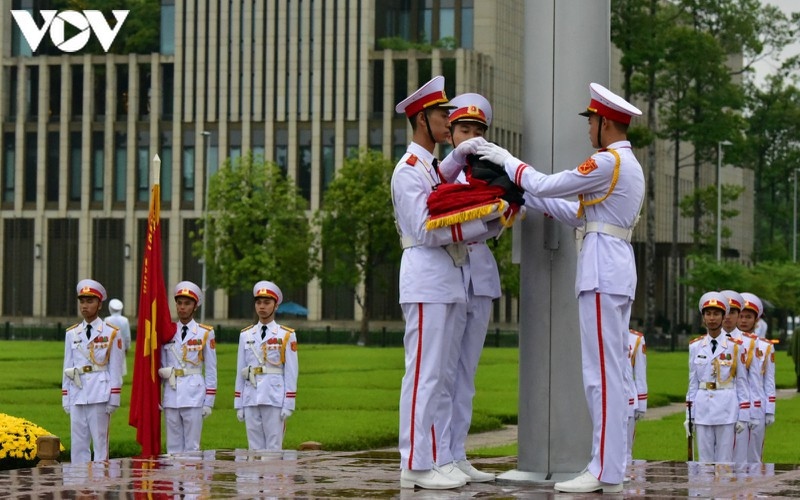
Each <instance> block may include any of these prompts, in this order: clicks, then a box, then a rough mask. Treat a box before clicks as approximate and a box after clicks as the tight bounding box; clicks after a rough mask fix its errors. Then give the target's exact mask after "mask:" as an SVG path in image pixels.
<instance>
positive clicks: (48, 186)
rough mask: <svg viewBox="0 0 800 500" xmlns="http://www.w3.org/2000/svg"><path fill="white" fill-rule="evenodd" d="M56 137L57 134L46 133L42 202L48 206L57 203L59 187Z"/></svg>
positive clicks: (57, 141)
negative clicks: (43, 196)
mask: <svg viewBox="0 0 800 500" xmlns="http://www.w3.org/2000/svg"><path fill="white" fill-rule="evenodd" d="M58 135H59V134H58V132H48V133H47V151H45V155H46V157H47V160H46V162H45V172H46V176H45V179H44V195H45V198H44V200H45V202H47V203H48V204H57V203H58V187H59V186H60V179H59V161H58V159H59V155H58V143H59V140H58Z"/></svg>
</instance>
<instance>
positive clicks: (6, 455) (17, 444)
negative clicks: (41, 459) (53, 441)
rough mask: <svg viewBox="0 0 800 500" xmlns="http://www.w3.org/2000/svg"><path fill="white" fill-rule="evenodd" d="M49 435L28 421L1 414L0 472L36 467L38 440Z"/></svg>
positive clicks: (62, 449)
mask: <svg viewBox="0 0 800 500" xmlns="http://www.w3.org/2000/svg"><path fill="white" fill-rule="evenodd" d="M49 434H50V432H48V431H46V430H45V429H42V428H41V427H39V426H38V425H36V424H34V423H32V422H29V421H28V420H25V419H23V418H19V417H12V416H11V415H6V414H5V413H0V470H8V469H18V468H21V467H32V466H34V465H35V464H36V460H37V459H36V439H37V438H38V437H39V436H47V435H49ZM61 451H64V446H63V445H62V446H61Z"/></svg>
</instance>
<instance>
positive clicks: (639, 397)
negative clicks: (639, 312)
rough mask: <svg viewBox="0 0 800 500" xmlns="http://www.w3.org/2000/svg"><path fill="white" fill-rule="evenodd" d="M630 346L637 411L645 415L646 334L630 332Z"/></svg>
mask: <svg viewBox="0 0 800 500" xmlns="http://www.w3.org/2000/svg"><path fill="white" fill-rule="evenodd" d="M628 346H629V347H628V348H629V354H630V362H631V373H632V374H633V389H634V397H635V398H636V404H635V406H636V408H635V409H636V411H640V412H642V413H644V412H646V411H647V345H646V344H645V342H644V334H643V333H641V332H637V331H635V330H630V331H629V332H628Z"/></svg>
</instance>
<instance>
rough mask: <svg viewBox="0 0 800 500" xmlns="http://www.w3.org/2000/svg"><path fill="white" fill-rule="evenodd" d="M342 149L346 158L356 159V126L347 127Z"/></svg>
mask: <svg viewBox="0 0 800 500" xmlns="http://www.w3.org/2000/svg"><path fill="white" fill-rule="evenodd" d="M344 140H345V143H344V148H345V156H346V157H347V158H358V126H350V127H347V129H346V130H345V133H344Z"/></svg>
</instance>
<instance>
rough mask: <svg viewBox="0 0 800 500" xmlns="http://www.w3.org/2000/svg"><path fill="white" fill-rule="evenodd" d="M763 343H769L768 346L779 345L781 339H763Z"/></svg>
mask: <svg viewBox="0 0 800 500" xmlns="http://www.w3.org/2000/svg"><path fill="white" fill-rule="evenodd" d="M764 340H765V341H767V342H769V343H770V344H780V343H781V339H764Z"/></svg>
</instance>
